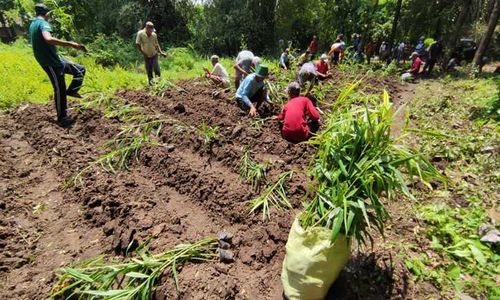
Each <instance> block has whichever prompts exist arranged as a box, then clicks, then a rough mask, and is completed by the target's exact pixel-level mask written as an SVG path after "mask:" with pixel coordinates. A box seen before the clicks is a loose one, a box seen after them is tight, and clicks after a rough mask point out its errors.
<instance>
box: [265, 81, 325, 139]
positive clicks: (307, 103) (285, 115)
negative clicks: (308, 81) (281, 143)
mask: <svg viewBox="0 0 500 300" xmlns="http://www.w3.org/2000/svg"><path fill="white" fill-rule="evenodd" d="M287 92H288V97H289V99H290V100H288V102H287V103H286V104H285V106H284V107H283V111H282V112H281V113H280V114H279V115H277V116H275V117H274V118H273V119H274V120H279V121H283V127H282V128H281V135H282V136H283V138H284V139H286V140H287V141H289V142H292V143H300V142H303V141H306V140H308V139H309V138H310V137H311V134H312V133H315V132H316V131H317V130H318V129H319V118H320V116H319V113H318V111H317V110H316V108H315V107H314V105H313V103H312V101H311V99H309V98H308V97H301V96H300V84H299V83H298V82H292V83H290V84H289V85H288V87H287Z"/></svg>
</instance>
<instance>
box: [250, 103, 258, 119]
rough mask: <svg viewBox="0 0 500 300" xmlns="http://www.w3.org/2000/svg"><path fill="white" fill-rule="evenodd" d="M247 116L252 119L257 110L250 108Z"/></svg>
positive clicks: (253, 107)
mask: <svg viewBox="0 0 500 300" xmlns="http://www.w3.org/2000/svg"><path fill="white" fill-rule="evenodd" d="M248 115H249V116H250V117H252V118H254V117H255V116H256V115H257V109H256V108H255V106H252V107H250V112H249V113H248Z"/></svg>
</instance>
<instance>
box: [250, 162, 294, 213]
mask: <svg viewBox="0 0 500 300" xmlns="http://www.w3.org/2000/svg"><path fill="white" fill-rule="evenodd" d="M292 176H293V171H288V172H284V173H281V174H280V175H279V176H278V179H277V180H276V182H274V183H273V184H271V185H269V186H268V187H267V188H266V190H265V191H264V192H263V193H262V194H261V195H260V196H259V197H257V198H255V199H253V200H251V201H250V202H249V206H250V213H253V212H255V211H257V210H262V220H265V219H269V218H270V207H271V206H273V207H275V208H276V209H280V210H281V209H283V208H287V209H289V208H292V205H291V204H290V202H289V201H288V197H287V196H286V184H287V182H288V180H290V179H291V178H292Z"/></svg>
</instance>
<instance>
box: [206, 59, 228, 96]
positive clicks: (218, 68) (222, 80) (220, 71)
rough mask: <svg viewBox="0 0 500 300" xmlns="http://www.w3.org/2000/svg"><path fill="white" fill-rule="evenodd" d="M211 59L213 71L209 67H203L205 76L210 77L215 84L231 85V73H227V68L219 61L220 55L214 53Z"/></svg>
mask: <svg viewBox="0 0 500 300" xmlns="http://www.w3.org/2000/svg"><path fill="white" fill-rule="evenodd" d="M210 61H211V62H212V66H213V67H214V68H213V70H212V72H210V71H209V70H208V69H207V68H203V70H205V77H206V78H208V79H210V80H211V81H212V82H213V83H214V84H215V85H218V86H222V87H225V88H228V87H229V85H230V83H229V75H228V74H227V71H226V68H224V66H223V65H221V64H220V63H219V57H218V56H217V55H212V57H210Z"/></svg>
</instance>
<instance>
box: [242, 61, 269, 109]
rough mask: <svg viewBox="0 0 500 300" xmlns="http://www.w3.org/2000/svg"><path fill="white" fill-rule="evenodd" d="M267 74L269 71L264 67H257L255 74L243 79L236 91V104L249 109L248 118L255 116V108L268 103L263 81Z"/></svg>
mask: <svg viewBox="0 0 500 300" xmlns="http://www.w3.org/2000/svg"><path fill="white" fill-rule="evenodd" d="M268 73H269V70H268V67H267V66H266V65H259V66H258V67H257V70H255V73H252V74H250V75H248V76H247V77H245V79H244V80H243V81H242V82H241V84H240V86H239V87H238V90H237V91H236V101H237V102H238V104H240V105H244V107H246V108H249V109H250V111H249V113H248V114H249V115H250V117H255V116H256V115H257V108H259V106H260V105H261V104H262V102H264V101H268V102H269V95H268V94H267V90H266V87H265V84H264V79H266V77H267V75H268Z"/></svg>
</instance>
